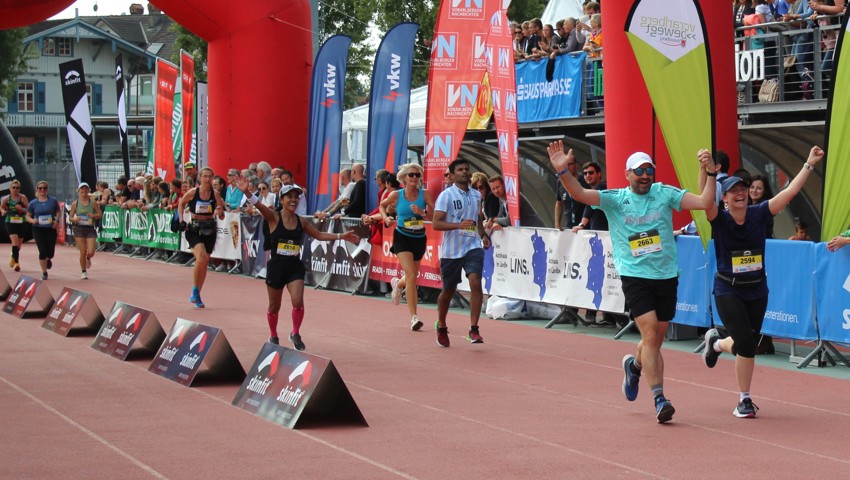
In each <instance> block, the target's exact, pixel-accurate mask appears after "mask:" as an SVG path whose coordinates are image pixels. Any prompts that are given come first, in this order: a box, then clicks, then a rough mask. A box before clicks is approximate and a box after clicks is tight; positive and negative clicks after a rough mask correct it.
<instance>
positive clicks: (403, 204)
mask: <svg viewBox="0 0 850 480" xmlns="http://www.w3.org/2000/svg"><path fill="white" fill-rule="evenodd" d="M404 192H405V189H401V190H399V191H398V201H397V202H396V207H395V210H396V218H397V219H398V223H397V224H396V229H395V230H396V232H399V233H401V234H402V235H407V236H408V237H416V238H422V237H424V236H425V220H424V218H423V216H422V215H417V214H415V213H413V210H411V209H410V206H411V205H416V206H417V207H419V208H420V209H422V211H423V212H424V211H425V195H423V194H422V189H419V191H418V192H417V196H416V200H414V201H412V202H411V201H408V200H407V199H406V198H405V197H404Z"/></svg>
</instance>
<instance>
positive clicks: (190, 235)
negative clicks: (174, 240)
mask: <svg viewBox="0 0 850 480" xmlns="http://www.w3.org/2000/svg"><path fill="white" fill-rule="evenodd" d="M186 242H188V243H189V250H194V249H195V245H197V244H199V243H203V244H204V249H205V250H206V251H207V254H210V253H212V252H213V248H215V231H213V234H212V235H198V231H197V230H196V229H194V228H193V227H192V226H191V225H190V226H189V228H187V229H186Z"/></svg>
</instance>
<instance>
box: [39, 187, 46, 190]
mask: <svg viewBox="0 0 850 480" xmlns="http://www.w3.org/2000/svg"><path fill="white" fill-rule="evenodd" d="M38 190H47V187H38Z"/></svg>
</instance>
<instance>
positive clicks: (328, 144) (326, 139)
mask: <svg viewBox="0 0 850 480" xmlns="http://www.w3.org/2000/svg"><path fill="white" fill-rule="evenodd" d="M350 46H351V38H350V37H346V36H344V35H334V36H333V37H331V38H329V39H328V40H327V41H326V42H325V43H324V45H322V48H320V49H319V54H318V55H317V56H316V62H315V63H314V64H313V82H312V84H311V86H310V139H309V142H308V145H307V149H308V150H307V209H308V211H310V212H314V211H316V210H321V209H323V208H325V207H327V206H328V205H330V203H331V202H332V201H333V200H334V199H335V197H336V193H337V184H338V183H339V157H340V143H341V141H342V108H343V107H342V101H343V90H344V88H343V87H344V86H345V64H346V61H347V60H348V47H350Z"/></svg>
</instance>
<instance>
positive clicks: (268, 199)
mask: <svg viewBox="0 0 850 480" xmlns="http://www.w3.org/2000/svg"><path fill="white" fill-rule="evenodd" d="M257 190H258V191H259V194H258V195H259V196H260V202H262V204H263V205H265V206H267V207H269V208H270V209H272V210H274V208H275V205H276V204H277V198H276V197H275V195H274V194H273V193H272V192H271V190H270V189H269V184H268V183H266V182H260V184H259V185H258V186H257Z"/></svg>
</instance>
